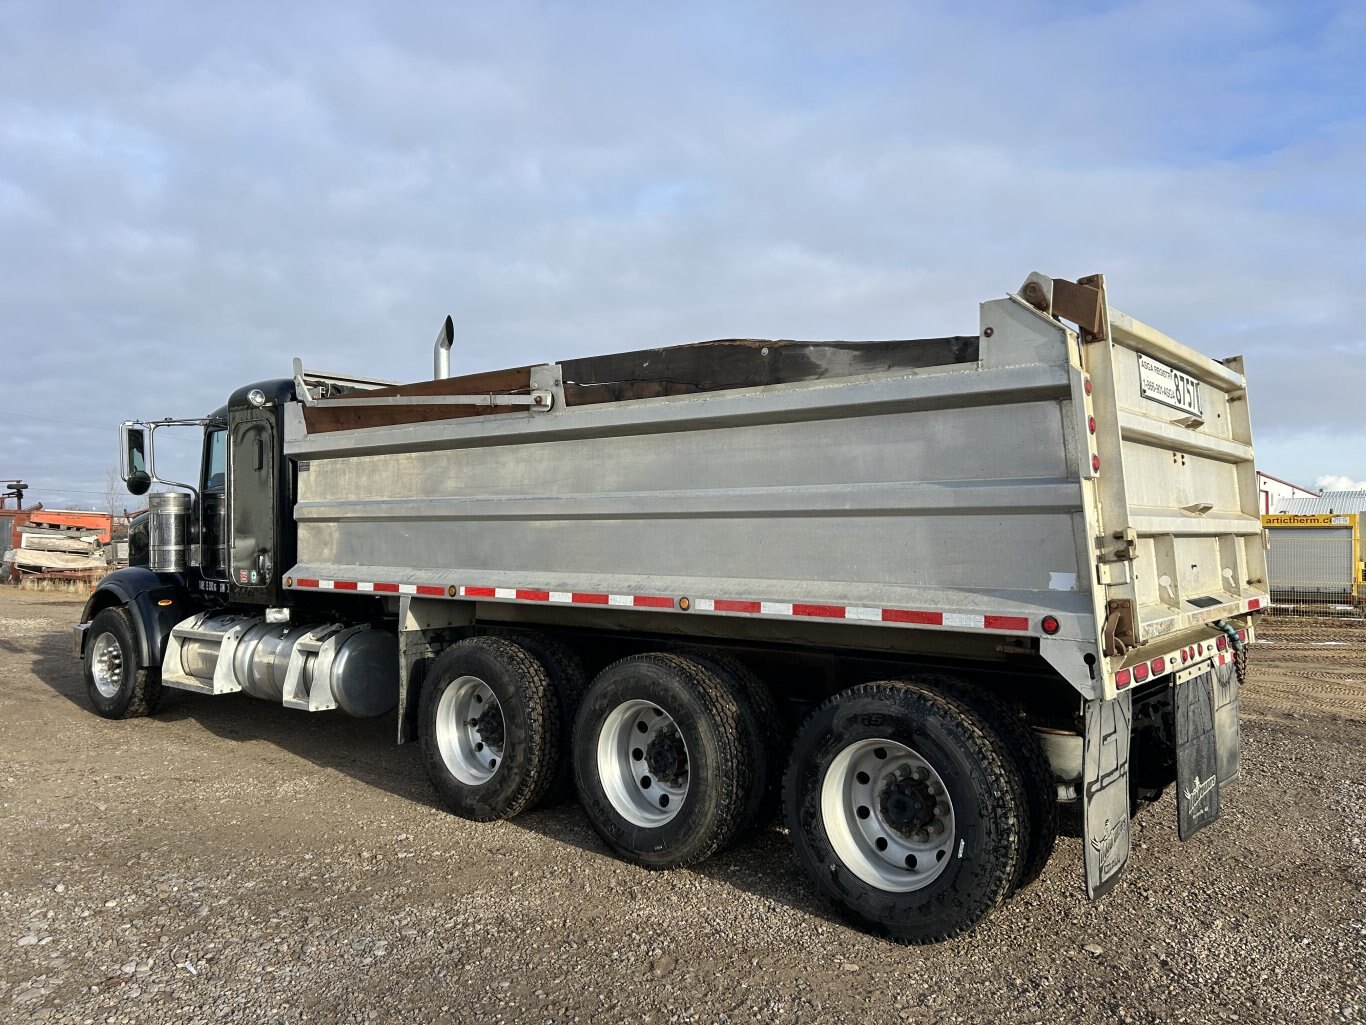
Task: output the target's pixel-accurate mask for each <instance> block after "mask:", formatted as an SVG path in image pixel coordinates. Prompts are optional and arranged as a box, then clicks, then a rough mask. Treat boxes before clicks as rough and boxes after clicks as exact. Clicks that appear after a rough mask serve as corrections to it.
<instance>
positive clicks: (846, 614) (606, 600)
mask: <svg viewBox="0 0 1366 1025" xmlns="http://www.w3.org/2000/svg"><path fill="white" fill-rule="evenodd" d="M285 586H286V587H293V588H306V589H316V590H322V591H355V592H358V593H362V594H409V595H420V596H423V597H431V598H470V599H484V600H486V601H487V600H491V601H518V602H538V603H546V604H551V605H605V606H609V607H615V608H634V609H678V610H680V611H687V610H689V609H693V610H696V611H697V612H713V613H720V614H722V615H746V616H779V617H786V618H793V619H844V620H852V621H855V622H864V623H892V624H904V625H908V626H939V627H949V628H951V629H959V630H987V631H991V632H993V633H1026V632H1028V631H1029V618H1028V617H1027V616H995V615H969V614H966V613H962V612H942V611H927V610H922V609H900V608H880V607H868V606H863V605H821V604H814V603H810V602H775V601H747V600H741V599H735V598H693V599H688V598H672V597H669V596H668V595H662V594H606V593H602V592H597V591H551V590H540V589H535V588H525V587H481V586H476V585H471V584H462V585H459V586H444V585H441V584H396V583H388V582H384V581H365V580H326V579H322V578H314V577H295V578H294V579H293V582H292V583H286V585H285Z"/></svg>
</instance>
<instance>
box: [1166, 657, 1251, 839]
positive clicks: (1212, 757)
mask: <svg viewBox="0 0 1366 1025" xmlns="http://www.w3.org/2000/svg"><path fill="white" fill-rule="evenodd" d="M1235 683H1236V681H1235ZM1214 691H1215V688H1214V673H1213V672H1208V673H1201V674H1200V675H1199V676H1193V677H1191V678H1190V679H1189V680H1186V681H1184V682H1182V683H1178V684H1176V685H1175V688H1174V691H1173V694H1172V710H1173V713H1174V716H1175V719H1176V833H1177V835H1178V836H1179V837H1180V838H1181V839H1182V840H1189V839H1190V838H1191V837H1192V836H1194V835H1195V834H1196V833H1197V832H1199V831H1200V830H1201V829H1204V828H1205V827H1206V826H1208V825H1210V824H1211V823H1213V822H1214V821H1216V820H1217V819H1218V818H1219V811H1220V808H1219V775H1220V773H1219V754H1218V746H1217V743H1216V739H1215V732H1216V731H1215V714H1214V707H1215V704H1214ZM1235 726H1236V720H1235Z"/></svg>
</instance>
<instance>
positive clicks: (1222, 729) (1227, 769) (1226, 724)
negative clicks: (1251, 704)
mask: <svg viewBox="0 0 1366 1025" xmlns="http://www.w3.org/2000/svg"><path fill="white" fill-rule="evenodd" d="M1214 750H1215V751H1216V752H1217V753H1218V758H1219V786H1220V787H1221V788H1222V787H1226V786H1228V785H1229V784H1230V783H1232V782H1233V781H1234V780H1235V779H1237V778H1238V769H1239V767H1240V766H1241V764H1242V750H1243V739H1242V734H1241V733H1240V732H1239V731H1238V669H1237V667H1236V666H1234V665H1233V664H1232V663H1230V664H1229V665H1226V666H1220V667H1219V668H1218V669H1216V670H1214Z"/></svg>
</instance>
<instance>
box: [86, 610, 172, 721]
mask: <svg viewBox="0 0 1366 1025" xmlns="http://www.w3.org/2000/svg"><path fill="white" fill-rule="evenodd" d="M85 690H86V693H87V694H88V695H89V696H90V703H91V704H92V705H93V706H94V707H95V711H96V712H98V713H99V714H100V715H102V716H104V717H105V718H106V719H134V718H137V717H139V716H144V715H151V714H153V713H154V712H155V711H156V710H157V708H158V707H159V706H160V705H161V695H162V690H161V673H160V671H159V670H156V669H139V668H138V646H137V638H136V636H135V635H134V633H133V620H132V618H131V617H130V616H129V615H128V610H127V609H125V608H124V607H123V606H121V605H118V606H113V607H111V608H107V609H104V610H103V611H101V612H100V613H98V614H97V615H96V616H95V618H94V619H93V620H92V621H91V623H90V630H89V631H88V633H87V634H86V639H85Z"/></svg>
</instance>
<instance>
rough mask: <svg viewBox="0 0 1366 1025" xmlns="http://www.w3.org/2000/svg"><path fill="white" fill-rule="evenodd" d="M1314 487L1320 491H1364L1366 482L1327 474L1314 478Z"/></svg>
mask: <svg viewBox="0 0 1366 1025" xmlns="http://www.w3.org/2000/svg"><path fill="white" fill-rule="evenodd" d="M1314 487H1316V488H1318V489H1319V490H1320V491H1366V481H1361V480H1353V479H1352V478H1351V477H1340V476H1334V475H1332V474H1327V475H1325V476H1322V477H1315V478H1314Z"/></svg>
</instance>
